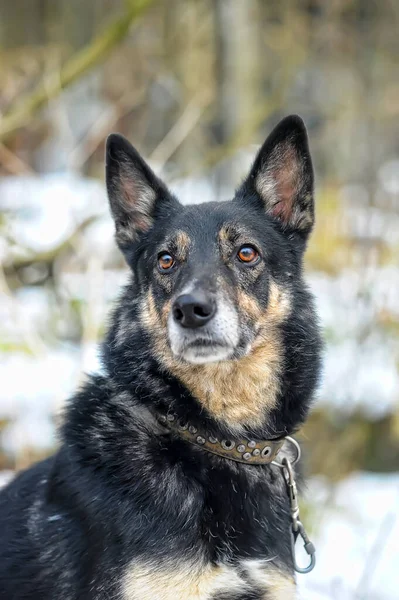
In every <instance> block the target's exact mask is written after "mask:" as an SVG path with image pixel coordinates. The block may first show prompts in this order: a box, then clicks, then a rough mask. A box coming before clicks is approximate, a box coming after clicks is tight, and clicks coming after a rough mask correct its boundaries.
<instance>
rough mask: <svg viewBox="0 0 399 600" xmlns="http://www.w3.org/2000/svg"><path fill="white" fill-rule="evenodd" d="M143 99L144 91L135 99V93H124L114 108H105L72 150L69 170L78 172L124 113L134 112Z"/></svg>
mask: <svg viewBox="0 0 399 600" xmlns="http://www.w3.org/2000/svg"><path fill="white" fill-rule="evenodd" d="M143 98H144V90H143V91H142V93H141V94H140V95H139V97H137V92H136V91H135V92H134V93H130V92H128V93H126V94H123V96H122V97H121V98H120V100H119V101H118V102H117V104H116V106H111V107H108V108H106V109H105V110H104V111H103V112H102V113H101V114H100V116H99V117H98V119H97V120H96V121H95V123H93V125H92V126H91V127H90V129H89V130H88V132H87V133H86V135H85V137H84V139H83V140H82V141H81V142H80V143H79V144H78V145H77V146H76V147H75V148H74V149H73V150H72V152H71V154H70V156H69V159H68V166H69V168H70V169H73V170H78V169H80V168H81V167H82V166H83V165H84V164H85V162H86V161H87V160H88V159H89V158H90V156H92V154H94V152H95V151H96V150H97V148H98V146H99V145H100V144H101V142H102V141H103V140H104V138H105V137H106V136H107V135H108V133H110V130H111V129H112V127H114V125H116V123H117V122H118V121H119V119H121V118H122V117H123V116H124V115H125V114H126V113H128V112H131V111H132V110H134V109H135V108H136V107H137V106H138V105H139V104H140V103H141V102H142V101H143Z"/></svg>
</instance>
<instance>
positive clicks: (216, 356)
mask: <svg viewBox="0 0 399 600" xmlns="http://www.w3.org/2000/svg"><path fill="white" fill-rule="evenodd" d="M233 354H234V347H232V346H230V345H229V344H227V343H225V342H224V341H219V340H212V339H208V338H199V339H196V340H193V341H190V342H187V343H186V344H184V346H183V347H182V348H181V349H180V350H179V352H178V354H177V356H178V357H179V358H180V359H182V360H184V361H186V362H190V363H194V364H205V363H210V362H219V361H222V360H228V359H229V358H231V357H232V355H233Z"/></svg>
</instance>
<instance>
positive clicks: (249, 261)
mask: <svg viewBox="0 0 399 600" xmlns="http://www.w3.org/2000/svg"><path fill="white" fill-rule="evenodd" d="M106 161H107V165H106V177H107V189H108V195H109V199H110V205H111V211H112V214H113V217H114V220H115V225H116V240H117V243H118V245H119V247H120V249H121V250H122V252H123V254H124V255H125V257H126V260H127V262H128V264H129V266H130V268H131V269H132V271H133V273H134V280H135V294H136V298H131V301H132V302H133V301H134V302H136V303H138V310H137V313H136V316H137V319H138V321H139V323H140V326H141V327H142V328H144V329H145V330H146V332H147V333H148V335H149V337H150V340H151V343H152V345H153V348H154V352H155V353H156V354H157V356H158V359H159V361H160V362H161V363H162V364H163V365H164V366H165V367H166V368H167V369H169V371H171V372H172V373H174V374H177V375H178V376H179V377H180V378H181V379H183V381H184V379H185V378H186V379H187V380H190V377H192V376H193V375H192V374H193V373H194V372H195V373H197V375H196V377H199V378H200V379H201V377H202V378H204V377H205V378H207V377H208V376H209V371H208V372H207V371H206V370H205V369H203V370H202V371H199V370H198V366H204V365H210V366H212V365H213V368H217V369H218V373H220V368H222V367H221V366H222V365H226V364H227V363H230V364H233V363H234V364H235V367H237V366H238V364H239V363H240V361H242V360H245V359H247V363H245V364H246V367H247V368H248V369H249V372H250V369H251V368H252V369H255V370H257V372H259V376H260V377H261V378H262V377H264V378H266V379H267V376H269V379H270V381H271V380H273V381H274V382H276V381H277V379H278V378H279V376H280V373H281V370H282V368H283V367H282V364H283V361H284V351H283V348H282V344H283V341H282V339H281V331H280V327H281V325H282V324H283V323H285V322H287V321H289V320H290V319H291V320H292V319H296V318H297V319H298V318H299V316H298V314H297V315H295V311H296V310H298V306H297V302H298V294H299V295H300V294H301V293H302V294H303V290H302V287H301V285H302V284H301V265H302V255H303V252H304V249H305V246H306V241H307V238H308V236H309V234H310V232H311V229H312V226H313V221H314V206H313V169H312V163H311V158H310V153H309V148H308V140H307V134H306V129H305V126H304V124H303V122H302V120H301V119H300V118H299V117H296V116H291V117H287V118H286V119H284V120H283V121H281V122H280V124H279V125H278V126H277V127H276V128H275V129H274V131H273V132H272V133H271V135H270V136H269V137H268V138H267V140H266V141H265V143H264V144H263V146H262V148H261V149H260V151H259V153H258V155H257V157H256V159H255V162H254V164H253V166H252V169H251V170H250V173H249V175H248V177H247V178H246V180H245V181H244V183H243V184H242V185H241V187H240V188H239V189H238V191H237V193H236V194H235V197H234V199H233V200H231V201H230V202H219V203H204V204H197V205H189V206H182V205H181V204H180V203H179V202H178V200H177V199H176V198H175V197H174V196H173V195H172V194H171V192H170V191H169V190H168V189H167V187H166V186H165V184H164V183H163V182H162V181H161V180H160V179H158V178H157V177H156V175H155V174H154V173H153V172H152V170H151V169H150V167H149V166H148V165H147V164H146V163H145V162H144V160H143V159H142V158H141V156H140V155H139V154H138V152H137V151H136V150H135V149H134V148H133V147H132V146H131V145H130V144H129V142H127V141H126V140H125V139H124V138H123V137H122V136H120V135H111V136H110V137H109V138H108V142H107V152H106ZM198 200H200V198H199V199H198ZM302 309H303V310H306V306H302V308H301V310H302ZM309 314H310V315H311V319H312V318H313V316H312V314H311V311H310V313H309ZM120 333H121V335H123V332H120ZM217 365H218V366H217ZM254 365H257V366H256V368H255V367H254ZM188 367H190V369H191V370H187V368H188ZM236 370H237V369H236ZM228 372H229V371H228V369H227V371H225V375H226V376H227V374H228ZM235 372H236V371H235ZM270 381H269V383H270ZM208 383H209V382H208ZM199 385H200V383H199V382H198V385H197V384H195V383H193V382H191V388H193V387H194V388H198V386H199ZM276 386H277V384H276ZM189 387H190V386H189ZM194 391H197V392H198V390H197V389H195V390H194ZM199 393H200V392H198V393H197V395H198V394H199Z"/></svg>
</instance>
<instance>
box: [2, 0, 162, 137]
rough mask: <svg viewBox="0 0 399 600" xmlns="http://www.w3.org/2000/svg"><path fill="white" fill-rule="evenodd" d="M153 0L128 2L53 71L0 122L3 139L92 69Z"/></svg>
mask: <svg viewBox="0 0 399 600" xmlns="http://www.w3.org/2000/svg"><path fill="white" fill-rule="evenodd" d="M152 1H153V0H135V1H134V2H129V4H128V9H127V11H126V13H125V15H124V16H123V17H121V18H119V19H118V20H117V21H115V22H114V23H112V24H111V25H110V26H109V27H108V29H107V30H106V31H105V32H104V33H102V34H101V35H99V36H98V37H96V38H95V39H94V41H93V42H92V43H91V44H90V45H88V46H86V47H85V48H83V49H82V50H81V51H79V52H77V53H76V54H75V55H74V56H72V57H71V58H70V59H69V60H68V61H67V62H66V63H65V65H64V66H63V67H62V68H61V71H60V72H59V73H52V74H50V75H49V77H48V78H47V79H46V81H45V82H44V81H41V82H40V83H39V84H38V86H37V87H36V89H35V90H33V92H32V93H31V94H29V95H28V96H26V97H25V98H23V99H22V100H21V101H20V102H19V103H18V104H17V105H16V106H15V108H14V109H12V110H11V111H10V112H9V113H8V114H6V115H5V116H4V117H3V119H2V121H1V123H0V140H6V139H7V138H8V137H9V136H10V135H11V134H13V133H14V132H15V131H16V130H18V129H19V128H21V127H23V126H24V125H26V124H27V123H28V122H29V120H30V119H31V117H32V116H33V115H34V114H35V113H36V112H37V111H38V110H39V109H40V108H41V107H42V106H43V105H45V104H46V103H47V102H48V100H51V99H53V98H55V97H56V96H57V95H58V94H59V93H60V91H61V90H62V89H64V88H66V87H67V86H68V85H70V84H71V83H72V82H74V81H75V80H76V79H78V78H79V77H80V76H81V75H83V74H84V73H85V72H86V71H88V70H89V69H92V68H93V67H94V66H95V65H97V64H98V63H99V62H100V61H101V60H103V59H104V58H105V57H106V56H108V54H109V52H110V51H111V50H112V49H113V48H114V47H115V46H116V45H117V44H118V43H119V42H120V41H121V40H122V39H123V38H124V37H125V36H126V35H127V33H128V31H129V28H130V25H131V24H132V23H133V22H134V21H135V20H136V19H138V18H139V17H140V16H141V15H142V13H143V12H144V10H145V9H146V8H147V7H148V6H150V4H151V3H152Z"/></svg>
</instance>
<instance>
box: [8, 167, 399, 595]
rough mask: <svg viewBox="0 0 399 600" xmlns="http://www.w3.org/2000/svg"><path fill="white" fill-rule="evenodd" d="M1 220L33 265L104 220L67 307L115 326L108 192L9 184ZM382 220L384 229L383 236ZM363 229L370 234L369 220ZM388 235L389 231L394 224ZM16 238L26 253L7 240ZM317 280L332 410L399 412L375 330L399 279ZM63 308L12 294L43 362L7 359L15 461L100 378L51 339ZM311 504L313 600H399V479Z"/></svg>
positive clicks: (391, 309) (382, 339)
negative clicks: (80, 305) (85, 309)
mask: <svg viewBox="0 0 399 600" xmlns="http://www.w3.org/2000/svg"><path fill="white" fill-rule="evenodd" d="M193 186H195V190H196V193H195V194H193V193H192V190H193ZM178 187H179V192H180V194H181V196H183V198H186V199H187V200H188V199H189V198H190V197H191V198H192V197H194V198H195V199H196V201H197V200H198V199H201V200H211V199H212V195H211V193H210V191H209V186H207V185H205V184H204V183H203V182H201V181H197V182H191V183H190V182H182V183H181V184H179V186H178ZM395 193H397V192H395ZM0 210H1V211H6V212H7V213H8V214H9V215H10V221H9V229H8V232H7V236H5V237H4V240H2V241H1V243H0V257H1V258H2V259H6V258H7V256H9V253H13V254H14V255H16V254H17V255H18V254H19V255H21V253H22V255H23V254H24V253H25V255H26V253H29V249H32V250H33V251H34V252H45V251H47V250H49V249H51V248H53V247H55V246H57V245H59V244H60V243H62V242H63V241H64V240H65V239H66V238H67V237H68V236H69V235H70V234H71V232H72V231H73V230H74V228H76V225H77V224H79V223H81V222H83V221H84V220H86V219H89V218H91V217H96V218H97V220H96V221H95V222H94V223H92V224H91V225H90V226H89V227H88V229H87V232H86V234H85V236H84V239H83V240H81V242H80V246H79V249H78V251H77V259H76V261H77V263H79V261H80V263H79V264H80V265H81V264H84V265H86V264H88V265H89V266H90V265H91V267H93V264H92V263H91V262H90V260H91V259H92V258H93V257H94V258H95V260H96V261H98V263H99V265H100V268H99V270H97V271H96V264H97V263H95V264H94V267H93V269H92V270H91V271H90V270H89V269H88V270H87V271H83V272H82V270H81V269H80V268H71V269H67V270H66V271H64V270H61V272H60V274H59V277H60V280H59V287H60V290H61V302H62V301H63V299H68V300H71V299H72V300H82V299H85V298H87V297H91V300H92V302H91V305H90V306H91V315H90V317H91V318H92V319H94V320H95V322H96V323H97V324H101V323H103V322H104V319H105V315H106V314H107V312H108V310H109V306H110V304H111V303H112V301H113V300H114V298H115V297H116V295H117V293H118V289H119V288H120V285H121V284H122V283H123V280H124V278H125V274H124V273H123V271H120V270H116V269H115V268H114V266H113V264H109V263H110V261H109V256H110V255H111V254H112V252H113V250H112V249H113V248H114V245H113V240H112V235H113V227H112V223H111V220H110V218H109V217H108V216H107V203H106V198H105V194H104V186H103V184H102V183H100V182H97V181H94V180H86V179H82V178H79V177H72V176H65V175H52V176H48V177H42V178H41V179H36V178H6V179H3V180H0ZM380 217H381V215H377V217H376V218H375V219H374V221H375V223H376V227H377V229H378V227H380V225H381V218H380ZM392 223H393V221H392ZM358 226H359V228H360V229H361V227H362V219H358ZM366 226H367V224H366ZM383 229H384V231H387V229H386V228H385V225H384V227H383ZM398 229H399V228H398V227H397V224H395V227H393V228H392V235H391V238H392V240H393V241H392V243H395V244H397V242H398V240H397V238H396V237H395V235H396V234H397V232H398ZM395 232H396V233H395ZM374 233H375V232H374ZM360 234H362V235H363V234H364V231H360ZM360 234H359V235H360ZM8 237H10V239H12V238H14V239H15V240H18V242H19V245H18V246H17V245H16V244H13V243H12V242H9V241H6V240H7V238H8ZM22 246H23V248H22ZM111 263H112V261H111ZM91 267H90V268H91ZM93 273H94V276H93ZM308 280H309V284H310V286H311V288H312V290H313V291H314V293H315V295H316V297H317V306H318V309H319V313H320V317H321V321H322V325H323V327H324V328H325V331H326V334H327V335H326V337H327V340H328V343H327V349H326V360H325V372H324V378H323V387H322V390H321V392H320V399H321V401H323V402H325V401H328V402H330V403H332V404H333V405H334V406H335V407H336V410H337V411H345V412H351V411H354V410H357V409H358V408H359V407H361V408H362V409H363V410H365V411H366V412H368V413H369V414H370V415H371V416H381V415H382V414H385V413H387V412H391V411H393V410H395V408H396V407H397V403H398V394H399V374H398V369H397V364H398V361H399V343H398V339H397V337H395V336H394V335H393V334H390V333H387V332H386V331H384V330H382V329H380V328H378V327H376V326H375V323H376V317H377V315H379V314H382V313H384V311H386V312H387V313H389V314H394V315H397V314H398V312H399V304H398V302H397V297H398V290H399V269H398V268H397V267H394V266H385V267H383V268H378V269H377V268H372V267H370V269H365V270H364V269H363V270H362V271H361V272H360V271H359V272H355V271H350V270H345V271H343V272H341V273H340V275H339V276H334V277H333V276H330V275H326V274H322V273H310V274H309V276H308ZM93 282H94V283H93ZM93 285H94V288H93ZM93 289H94V293H93ZM99 299H100V300H99ZM52 302H53V298H52V297H51V294H49V292H48V290H46V289H44V288H43V287H34V286H33V285H32V286H29V285H27V286H26V287H25V288H23V289H20V290H19V291H18V293H17V294H16V295H14V296H12V297H11V296H10V295H9V294H7V291H6V292H5V293H4V294H3V295H2V297H1V301H0V335H1V338H2V339H4V340H6V342H7V343H10V342H12V343H13V344H14V343H15V344H17V345H18V343H20V342H21V340H22V341H23V343H24V345H25V346H28V347H29V348H30V349H31V348H33V347H34V348H35V351H34V352H6V353H4V354H3V355H0V360H1V362H0V381H1V386H0V418H1V417H6V418H7V419H11V422H10V425H9V426H8V428H7V430H6V431H5V433H4V440H3V443H4V446H5V447H6V449H8V450H9V451H10V452H11V453H14V452H17V451H18V449H20V448H21V447H23V446H35V447H38V448H44V449H46V448H51V447H53V445H54V441H55V435H54V431H55V429H54V421H53V419H52V415H53V414H54V412H56V411H57V410H58V409H59V407H60V406H61V405H62V403H63V401H64V400H65V399H66V398H67V397H68V396H69V395H70V394H71V393H73V391H74V390H75V389H76V385H77V383H78V382H79V381H80V380H81V378H82V374H83V373H84V372H93V371H96V370H98V369H99V361H98V353H97V347H96V345H95V344H94V343H93V342H92V341H90V340H87V341H86V342H85V343H84V344H82V346H81V347H79V348H78V347H76V346H75V345H74V344H72V343H68V342H66V341H65V342H62V343H61V342H60V339H61V338H62V336H58V337H53V339H51V338H49V337H48V336H47V331H48V329H49V321H48V319H49V314H50V313H51V310H53V308H54V307H53V308H52V309H51V307H52V306H53V305H52ZM59 313H60V314H59V315H55V316H54V315H53V317H52V318H55V317H57V327H56V329H57V331H58V332H59V331H62V328H63V321H62V305H61V308H60V310H59ZM371 366H372V368H370V367H371ZM337 381H339V383H340V384H339V386H337ZM308 497H309V499H310V500H311V504H312V505H313V509H314V510H315V511H316V512H315V514H316V515H317V522H316V527H317V530H316V533H315V541H316V543H317V550H318V551H317V567H316V569H315V571H314V572H313V573H312V574H310V575H299V576H298V579H299V582H300V589H301V591H302V597H303V600H316V598H317V599H320V600H323V599H324V598H337V599H339V600H346V599H348V600H349V599H352V598H357V599H360V598H367V599H370V600H393V599H394V598H395V599H396V598H398V592H397V590H398V589H399V579H398V573H399V572H398V568H397V564H398V557H399V547H398V540H399V523H398V519H399V517H398V514H399V508H398V507H399V476H398V475H397V474H396V475H386V476H377V475H370V474H365V473H363V474H359V475H354V476H352V477H351V478H349V479H348V480H346V481H345V482H343V483H341V484H340V485H338V486H337V487H336V488H335V489H333V490H332V489H330V488H329V486H328V484H327V483H326V482H322V481H320V480H313V481H311V483H310V487H309V493H308ZM380 546H382V549H381V548H380Z"/></svg>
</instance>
